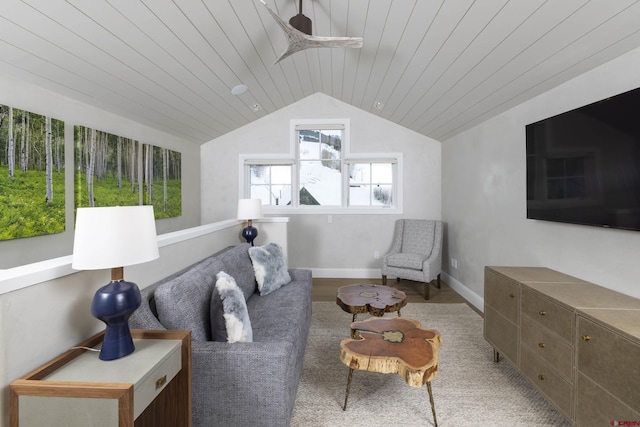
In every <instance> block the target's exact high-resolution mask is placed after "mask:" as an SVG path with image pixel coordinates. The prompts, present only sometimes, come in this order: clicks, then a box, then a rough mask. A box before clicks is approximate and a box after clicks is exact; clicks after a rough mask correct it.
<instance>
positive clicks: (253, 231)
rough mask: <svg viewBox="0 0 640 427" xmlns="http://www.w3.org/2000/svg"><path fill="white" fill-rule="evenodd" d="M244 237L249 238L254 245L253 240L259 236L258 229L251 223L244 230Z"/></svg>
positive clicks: (248, 240)
mask: <svg viewBox="0 0 640 427" xmlns="http://www.w3.org/2000/svg"><path fill="white" fill-rule="evenodd" d="M242 237H244V238H245V239H246V240H247V243H251V246H253V241H254V240H255V238H256V237H258V229H257V228H255V227H253V226H251V225H250V226H248V227H245V228H244V229H243V230H242Z"/></svg>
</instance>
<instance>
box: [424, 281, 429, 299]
mask: <svg viewBox="0 0 640 427" xmlns="http://www.w3.org/2000/svg"><path fill="white" fill-rule="evenodd" d="M424 299H429V282H425V283H424Z"/></svg>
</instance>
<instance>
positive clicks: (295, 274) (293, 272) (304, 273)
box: [289, 268, 312, 282]
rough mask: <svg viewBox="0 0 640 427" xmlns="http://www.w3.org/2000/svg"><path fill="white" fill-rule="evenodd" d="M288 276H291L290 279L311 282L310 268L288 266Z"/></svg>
mask: <svg viewBox="0 0 640 427" xmlns="http://www.w3.org/2000/svg"><path fill="white" fill-rule="evenodd" d="M289 276H291V281H292V282H295V281H302V282H311V281H312V278H311V270H307V269H304V268H290V269H289Z"/></svg>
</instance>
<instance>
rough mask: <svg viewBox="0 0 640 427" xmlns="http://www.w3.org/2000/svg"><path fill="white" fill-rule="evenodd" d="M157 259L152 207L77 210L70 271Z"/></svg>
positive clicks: (156, 240)
mask: <svg viewBox="0 0 640 427" xmlns="http://www.w3.org/2000/svg"><path fill="white" fill-rule="evenodd" d="M158 256H159V253H158V237H157V235H156V221H155V218H154V217H153V206H118V207H104V208H78V211H77V216H76V230H75V236H74V240H73V261H72V263H71V267H72V268H74V269H76V270H99V269H103V268H117V267H124V266H127V265H133V264H140V263H143V262H147V261H151V260H154V259H156V258H158Z"/></svg>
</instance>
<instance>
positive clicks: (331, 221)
mask: <svg viewBox="0 0 640 427" xmlns="http://www.w3.org/2000/svg"><path fill="white" fill-rule="evenodd" d="M327 222H328V223H329V224H333V217H332V216H331V215H329V216H327Z"/></svg>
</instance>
